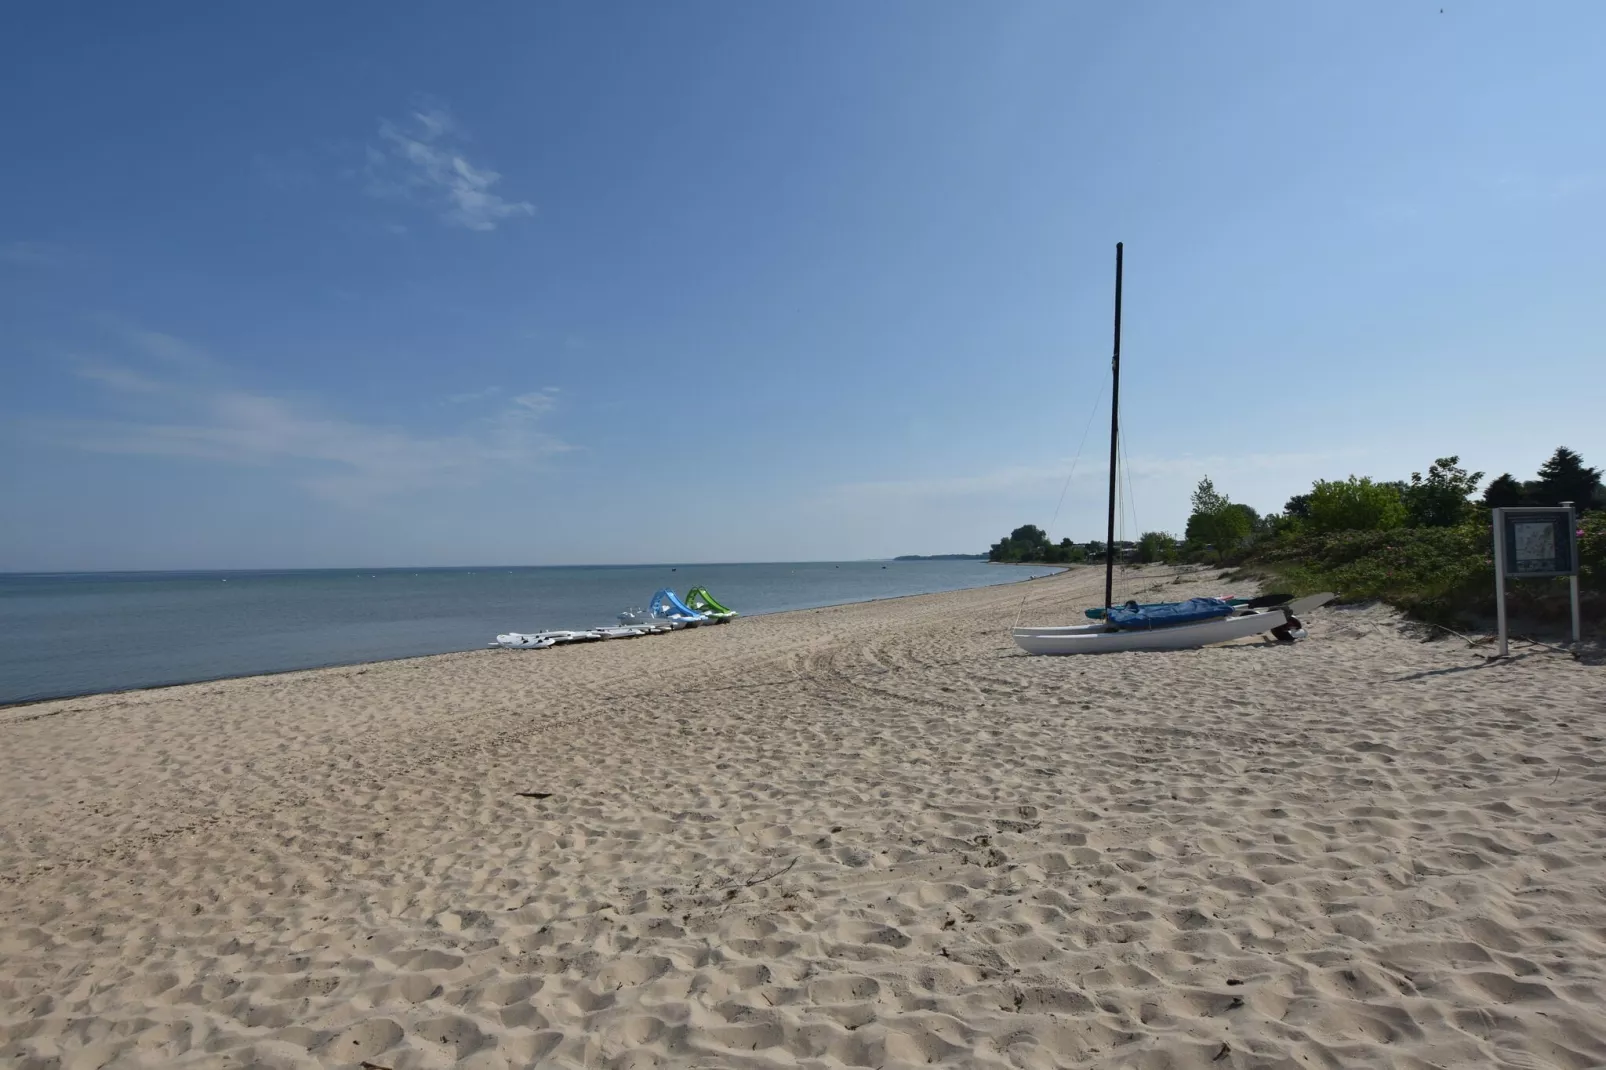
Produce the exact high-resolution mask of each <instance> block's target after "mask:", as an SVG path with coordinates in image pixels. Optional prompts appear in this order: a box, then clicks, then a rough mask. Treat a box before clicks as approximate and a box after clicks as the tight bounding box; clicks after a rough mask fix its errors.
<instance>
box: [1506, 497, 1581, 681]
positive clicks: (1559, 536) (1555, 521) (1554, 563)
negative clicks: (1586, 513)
mask: <svg viewBox="0 0 1606 1070" xmlns="http://www.w3.org/2000/svg"><path fill="white" fill-rule="evenodd" d="M1493 513H1494V598H1495V619H1496V621H1497V622H1498V625H1499V628H1500V654H1499V656H1500V657H1502V658H1503V657H1506V656H1507V654H1508V653H1509V652H1510V650H1509V647H1508V645H1507V642H1506V576H1507V574H1510V575H1512V576H1515V577H1517V578H1519V579H1540V578H1544V577H1549V576H1566V577H1568V579H1569V580H1570V582H1569V584H1568V586H1569V587H1570V588H1571V593H1572V609H1573V645H1575V646H1576V645H1577V644H1578V642H1579V641H1580V640H1581V639H1582V638H1583V633H1582V629H1581V628H1580V623H1581V622H1580V620H1579V612H1578V518H1577V514H1575V513H1574V512H1573V503H1572V502H1562V503H1561V506H1560V507H1559V508H1557V507H1555V506H1548V507H1545V508H1533V509H1495V510H1493Z"/></svg>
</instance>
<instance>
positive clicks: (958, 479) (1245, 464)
mask: <svg viewBox="0 0 1606 1070" xmlns="http://www.w3.org/2000/svg"><path fill="white" fill-rule="evenodd" d="M1359 452H1360V451H1356V450H1337V451H1325V452H1301V453H1246V454H1237V455H1221V454H1214V455H1210V456H1205V457H1195V456H1191V455H1184V456H1182V457H1134V458H1132V460H1131V461H1129V462H1125V463H1124V465H1123V472H1124V473H1125V474H1126V475H1127V476H1129V477H1130V478H1132V479H1142V480H1147V479H1168V478H1177V477H1186V478H1197V477H1199V476H1201V475H1204V474H1206V473H1209V474H1212V475H1216V476H1228V475H1234V474H1240V473H1248V472H1275V471H1288V470H1296V471H1297V470H1300V469H1304V468H1307V467H1309V466H1310V465H1312V464H1317V463H1321V462H1326V461H1332V460H1335V459H1339V458H1344V457H1354V456H1356V455H1357V454H1358V453H1359ZM1109 474H1110V469H1109V466H1108V465H1107V464H1104V463H1101V462H1094V463H1092V464H1081V465H1076V466H1075V470H1074V473H1073V471H1072V461H1071V459H1070V458H1069V457H1067V458H1065V459H1064V460H1063V461H1061V462H1060V463H1058V464H1049V465H1009V466H1005V467H1001V468H994V469H990V470H988V471H985V472H975V473H970V474H966V475H957V476H936V477H931V478H921V479H891V480H878V481H868V482H862V483H844V484H841V485H839V486H837V487H835V488H834V490H835V491H836V493H838V494H844V495H851V496H859V497H876V498H885V497H897V498H904V499H909V498H957V497H965V496H970V495H981V494H1002V493H1009V492H1015V491H1024V490H1037V489H1043V488H1049V487H1057V486H1059V485H1061V484H1063V483H1064V482H1065V481H1066V479H1067V478H1070V479H1072V480H1073V481H1074V482H1075V483H1078V484H1081V483H1103V482H1104V481H1105V480H1107V479H1109Z"/></svg>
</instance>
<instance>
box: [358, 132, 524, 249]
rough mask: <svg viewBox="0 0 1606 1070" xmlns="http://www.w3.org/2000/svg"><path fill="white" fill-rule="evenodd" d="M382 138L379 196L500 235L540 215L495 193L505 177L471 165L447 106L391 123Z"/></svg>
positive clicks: (373, 161) (376, 178)
mask: <svg viewBox="0 0 1606 1070" xmlns="http://www.w3.org/2000/svg"><path fill="white" fill-rule="evenodd" d="M379 139H380V144H379V145H377V146H369V149H368V192H369V193H370V194H372V195H373V196H376V197H388V198H408V199H420V200H424V201H426V202H432V203H435V204H437V205H439V206H440V207H441V208H442V209H443V211H442V218H443V219H445V220H446V221H447V222H449V223H455V224H456V225H458V226H462V227H467V228H468V229H469V230H481V231H486V230H495V229H496V228H497V227H498V226H499V225H501V224H502V223H504V222H506V221H507V220H509V219H517V218H520V217H523V216H529V215H534V214H535V206H534V205H532V204H530V203H529V202H527V201H510V200H506V199H505V198H503V197H502V196H501V195H499V194H497V193H496V192H494V188H493V187H495V186H496V185H497V183H499V182H500V181H501V180H502V176H501V175H499V174H497V173H496V172H495V171H492V170H490V169H489V168H484V167H476V166H475V165H474V164H471V163H470V162H469V161H468V158H467V157H466V156H465V155H464V154H463V152H462V150H461V148H460V142H462V141H463V140H466V139H465V138H464V136H463V132H462V130H461V128H460V127H459V126H458V125H457V122H456V120H454V119H453V118H452V116H451V114H450V113H449V112H448V111H447V110H446V109H445V108H443V107H438V106H434V107H427V108H423V109H421V110H418V111H415V112H413V113H412V116H411V117H410V119H408V120H406V121H404V122H399V123H398V122H393V121H391V120H389V119H386V120H384V121H383V122H381V123H380V124H379Z"/></svg>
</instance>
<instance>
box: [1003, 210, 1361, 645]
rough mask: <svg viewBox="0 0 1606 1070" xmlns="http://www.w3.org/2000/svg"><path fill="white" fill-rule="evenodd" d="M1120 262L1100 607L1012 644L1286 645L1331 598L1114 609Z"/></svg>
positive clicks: (1118, 250) (1020, 631)
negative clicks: (1262, 641) (1259, 639)
mask: <svg viewBox="0 0 1606 1070" xmlns="http://www.w3.org/2000/svg"><path fill="white" fill-rule="evenodd" d="M1122 257H1123V248H1122V243H1120V242H1117V243H1116V246H1115V352H1114V356H1113V357H1112V358H1111V362H1110V369H1111V375H1112V378H1113V381H1114V386H1113V388H1112V390H1111V393H1110V508H1109V525H1108V532H1107V536H1106V538H1105V540H1104V547H1105V550H1104V606H1103V612H1102V613H1101V614H1100V616H1101V617H1102V618H1103V619H1102V620H1099V621H1096V622H1094V623H1091V624H1066V625H1051V626H1048V627H1039V628H1019V627H1017V628H1015V629H1014V630H1013V632H1012V635H1013V638H1014V640H1015V645H1016V646H1018V647H1020V648H1021V649H1022V650H1024V651H1026V653H1028V654H1101V653H1113V652H1116V651H1123V650H1189V649H1192V648H1194V647H1201V646H1209V645H1211V644H1213V643H1227V642H1231V641H1232V640H1234V639H1245V638H1248V637H1249V636H1252V635H1262V634H1265V633H1266V632H1271V633H1272V634H1273V635H1275V636H1276V637H1277V638H1278V639H1284V640H1289V641H1292V640H1293V639H1295V638H1298V636H1299V635H1302V634H1303V627H1302V625H1301V624H1300V622H1299V619H1298V618H1297V617H1296V616H1295V615H1294V613H1295V611H1296V607H1298V611H1300V612H1303V611H1305V610H1306V609H1309V608H1314V607H1315V606H1318V605H1322V604H1324V603H1326V602H1327V601H1330V600H1331V599H1332V597H1333V596H1332V595H1330V594H1324V595H1312V596H1311V597H1310V598H1306V599H1299V600H1296V601H1292V602H1288V603H1285V604H1283V605H1277V606H1256V605H1254V604H1253V600H1251V602H1249V603H1245V604H1242V605H1235V604H1234V603H1235V602H1237V599H1231V600H1229V599H1225V598H1190V599H1188V600H1187V601H1186V602H1160V603H1151V604H1149V605H1139V604H1138V603H1136V602H1129V603H1128V604H1126V605H1124V606H1117V605H1115V599H1114V587H1115V554H1116V549H1115V548H1116V541H1115V491H1116V459H1117V454H1116V447H1117V444H1118V442H1119V436H1120V429H1121V268H1122ZM1089 615H1091V613H1090V614H1089Z"/></svg>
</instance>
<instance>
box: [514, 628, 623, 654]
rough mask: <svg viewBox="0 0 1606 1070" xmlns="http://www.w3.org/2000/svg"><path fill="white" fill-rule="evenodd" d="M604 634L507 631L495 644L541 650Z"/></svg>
mask: <svg viewBox="0 0 1606 1070" xmlns="http://www.w3.org/2000/svg"><path fill="white" fill-rule="evenodd" d="M602 638H604V636H603V635H602V634H601V633H600V632H596V631H590V630H587V631H583V632H576V631H552V632H508V633H506V634H504V635H499V636H497V637H496V645H497V646H505V647H509V648H511V649H515V650H542V649H545V648H546V647H549V646H556V645H557V644H559V643H587V642H593V641H595V640H597V639H602Z"/></svg>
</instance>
